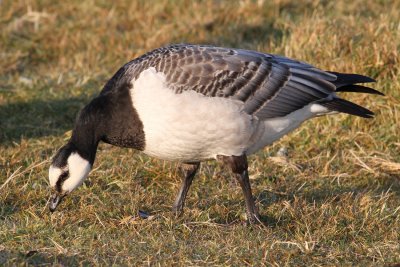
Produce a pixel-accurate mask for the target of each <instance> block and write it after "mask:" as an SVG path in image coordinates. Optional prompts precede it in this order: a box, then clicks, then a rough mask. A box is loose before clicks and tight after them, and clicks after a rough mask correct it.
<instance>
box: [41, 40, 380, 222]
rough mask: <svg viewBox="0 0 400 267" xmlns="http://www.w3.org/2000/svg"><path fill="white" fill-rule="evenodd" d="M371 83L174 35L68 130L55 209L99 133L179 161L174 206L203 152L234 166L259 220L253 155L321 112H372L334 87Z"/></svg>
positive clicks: (56, 175) (78, 179) (54, 171)
mask: <svg viewBox="0 0 400 267" xmlns="http://www.w3.org/2000/svg"><path fill="white" fill-rule="evenodd" d="M369 82H374V80H373V79H371V78H369V77H366V76H362V75H358V74H343V73H337V72H329V71H323V70H320V69H318V68H315V67H313V66H312V65H309V64H307V63H304V62H300V61H297V60H293V59H289V58H286V57H283V56H278V55H271V54H265V53H260V52H256V51H249V50H242V49H232V48H222V47H215V46H207V45H188V44H178V45H170V46H166V47H162V48H158V49H156V50H153V51H151V52H148V53H147V54H145V55H143V56H141V57H138V58H136V59H134V60H132V61H130V62H129V63H127V64H125V65H124V66H123V67H121V68H120V69H119V70H118V71H117V73H115V74H114V76H113V77H112V78H111V79H110V80H109V81H108V82H107V83H106V85H105V86H104V88H103V90H102V91H101V92H100V94H99V95H98V96H97V97H96V98H94V99H93V100H92V101H91V102H90V103H89V104H88V105H87V106H85V107H84V108H83V109H82V110H81V112H80V113H79V115H78V117H77V120H76V122H75V127H74V129H73V132H72V136H71V139H70V140H69V141H68V143H67V144H66V145H64V146H63V147H61V148H60V149H59V150H58V152H57V154H56V155H55V156H54V158H53V161H52V164H51V166H50V170H49V180H50V186H51V187H52V189H53V191H54V194H53V195H52V197H51V200H50V205H49V206H50V210H51V211H54V210H55V209H56V207H57V205H58V204H59V203H60V201H61V200H62V199H63V198H64V197H65V196H66V195H67V194H69V193H70V192H71V191H73V190H74V189H75V188H77V187H78V186H79V185H80V184H81V183H82V182H83V180H84V179H85V178H86V177H87V175H88V174H89V172H90V170H91V169H92V166H93V163H94V160H95V156H96V150H97V146H98V144H99V142H100V141H103V142H106V143H109V144H112V145H115V146H120V147H130V148H135V149H137V150H140V151H143V152H144V153H146V154H147V155H150V156H154V157H157V158H161V159H165V160H173V161H179V162H181V165H182V170H183V173H184V177H183V183H182V185H181V188H180V191H179V193H178V195H177V197H176V200H175V203H174V204H173V211H174V212H176V213H177V214H180V213H181V212H182V210H183V206H184V202H185V198H186V195H187V193H188V190H189V187H190V185H191V183H192V181H193V178H194V176H195V174H196V171H197V170H198V168H199V165H200V162H201V161H205V160H210V159H216V160H218V161H220V162H222V163H224V164H226V165H228V166H229V168H230V169H231V170H232V173H233V176H234V177H235V178H236V179H237V180H238V182H239V184H240V186H241V188H242V190H243V194H244V198H245V203H246V210H247V215H248V220H249V222H250V223H254V222H257V221H259V214H258V211H257V208H256V206H255V203H254V200H253V196H252V192H251V187H250V183H249V176H248V165H247V156H248V155H250V154H252V153H254V152H256V151H258V150H260V149H262V148H263V147H265V146H267V145H269V144H271V143H272V142H274V141H276V140H278V139H279V138H281V137H282V136H284V135H285V134H287V133H289V132H290V131H292V130H294V129H296V128H297V127H299V126H300V124H301V123H302V122H304V121H305V120H307V119H310V118H313V117H316V116H320V115H325V114H330V113H337V112H344V113H348V114H351V115H356V116H360V117H364V118H371V117H373V113H372V112H371V111H369V110H368V109H366V108H363V107H361V106H359V105H356V104H354V103H352V102H349V101H347V100H344V99H341V98H340V97H338V96H337V95H336V92H357V93H371V94H381V93H380V92H378V91H376V90H374V89H371V88H368V87H365V86H361V85H356V84H358V83H369Z"/></svg>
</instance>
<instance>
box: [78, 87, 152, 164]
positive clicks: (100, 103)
mask: <svg viewBox="0 0 400 267" xmlns="http://www.w3.org/2000/svg"><path fill="white" fill-rule="evenodd" d="M129 89H130V86H128V85H126V87H122V88H120V90H114V91H112V92H108V93H106V94H102V95H99V96H98V97H96V98H94V99H93V100H92V101H91V102H90V103H89V104H88V105H87V106H86V107H84V108H83V109H82V111H81V112H80V113H79V115H78V118H77V120H76V123H75V127H74V130H73V133H72V137H71V142H72V143H73V144H74V145H75V146H76V147H77V149H78V152H79V154H80V155H81V156H82V157H84V158H85V159H87V160H89V162H90V163H91V164H92V165H93V162H94V159H95V156H96V150H97V146H98V144H99V142H100V141H104V142H106V143H109V144H112V145H115V146H120V147H131V148H135V149H138V150H143V149H144V142H145V140H144V139H145V138H144V132H143V124H142V122H141V121H140V119H139V116H138V114H137V112H136V110H135V109H134V107H133V105H132V100H131V97H130V94H129Z"/></svg>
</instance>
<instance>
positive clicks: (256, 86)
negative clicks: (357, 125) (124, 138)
mask: <svg viewBox="0 0 400 267" xmlns="http://www.w3.org/2000/svg"><path fill="white" fill-rule="evenodd" d="M149 67H154V68H156V70H157V71H160V72H163V73H164V74H165V75H166V82H167V85H168V87H169V88H171V90H174V91H175V92H176V93H182V92H183V91H186V90H193V91H196V92H198V93H201V94H203V95H205V96H209V97H226V98H233V99H236V100H240V101H243V102H244V111H245V112H247V113H249V114H254V115H255V116H257V117H259V118H260V119H267V118H273V117H277V116H285V115H287V114H289V113H291V112H293V111H295V110H297V109H300V108H302V107H304V106H306V105H308V104H309V103H312V102H315V101H321V100H324V99H327V98H328V97H329V96H330V95H332V93H333V92H335V90H336V87H338V85H340V86H345V85H347V84H352V83H354V82H353V80H352V79H353V78H356V80H357V81H360V82H369V81H372V79H370V78H367V77H365V76H357V75H353V76H348V75H344V76H343V75H341V74H338V73H335V72H326V71H322V70H320V69H317V68H315V67H313V66H312V65H310V64H308V63H304V62H301V61H297V60H292V59H289V58H286V57H283V56H278V55H271V54H264V53H260V52H255V51H248V50H242V49H230V48H221V47H213V46H203V45H186V44H180V45H170V46H167V47H162V48H159V49H156V50H153V51H151V52H149V53H147V54H145V55H143V56H141V57H139V58H137V59H135V60H133V61H131V62H129V63H127V64H126V65H125V66H123V67H122V68H121V69H120V70H119V71H118V72H117V73H116V74H115V75H114V77H113V78H112V79H111V80H110V81H109V82H108V83H107V84H106V86H105V87H104V89H103V91H102V94H103V93H107V92H108V91H110V90H118V88H119V87H121V86H122V85H125V84H130V82H131V80H132V79H136V78H137V77H138V76H139V75H140V73H141V72H142V71H143V70H145V69H147V68H149ZM340 75H341V76H340ZM338 76H340V79H339V80H338Z"/></svg>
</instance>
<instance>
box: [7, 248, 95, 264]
mask: <svg viewBox="0 0 400 267" xmlns="http://www.w3.org/2000/svg"><path fill="white" fill-rule="evenodd" d="M21 263H22V264H23V265H25V264H26V265H33V266H44V265H46V266H47V265H57V266H58V265H60V266H78V265H85V264H88V263H89V262H88V261H87V260H85V259H84V258H83V257H82V256H79V255H68V256H67V255H63V254H55V253H50V252H46V251H38V250H34V249H33V250H30V251H19V252H14V251H7V250H1V251H0V265H2V266H3V264H4V265H5V264H9V265H10V266H13V265H14V264H17V265H19V264H21Z"/></svg>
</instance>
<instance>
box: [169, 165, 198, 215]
mask: <svg viewBox="0 0 400 267" xmlns="http://www.w3.org/2000/svg"><path fill="white" fill-rule="evenodd" d="M199 166H200V162H196V163H190V164H187V163H182V165H181V167H180V169H181V171H182V174H183V177H182V185H181V189H179V193H178V195H177V196H176V199H175V202H174V205H173V206H172V211H173V212H174V213H175V215H176V216H179V215H181V214H182V213H183V206H184V205H185V199H186V195H187V193H188V191H189V187H190V185H191V184H192V181H193V178H194V176H195V175H196V172H197V170H198V169H199Z"/></svg>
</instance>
